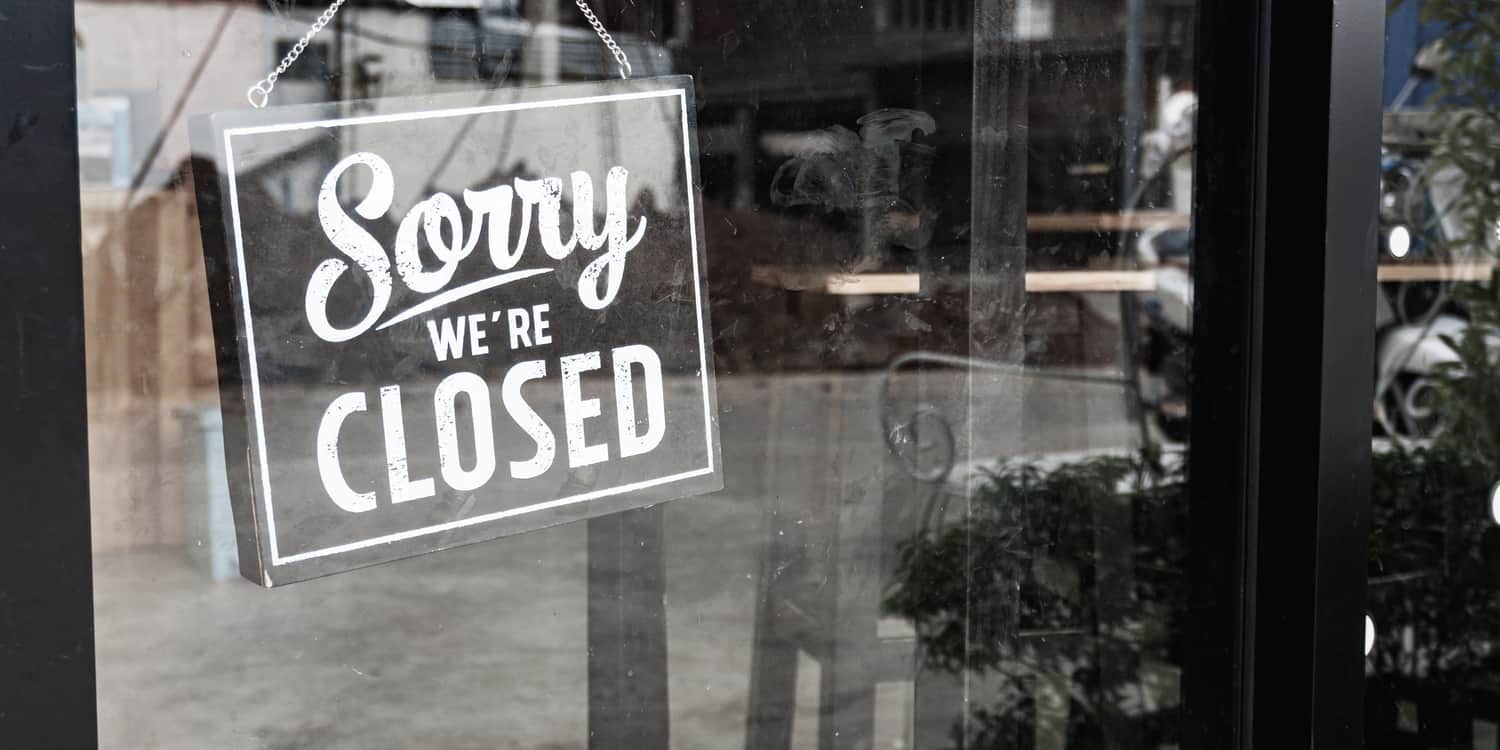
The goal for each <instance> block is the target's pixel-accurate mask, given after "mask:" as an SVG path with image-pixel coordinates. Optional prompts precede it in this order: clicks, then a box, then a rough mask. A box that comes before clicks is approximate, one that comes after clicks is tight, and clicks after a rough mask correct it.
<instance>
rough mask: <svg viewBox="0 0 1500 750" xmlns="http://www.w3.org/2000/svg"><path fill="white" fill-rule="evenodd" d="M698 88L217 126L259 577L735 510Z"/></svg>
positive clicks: (224, 303) (617, 88)
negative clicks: (716, 508) (691, 499)
mask: <svg viewBox="0 0 1500 750" xmlns="http://www.w3.org/2000/svg"><path fill="white" fill-rule="evenodd" d="M693 112H694V109H693V89H692V79H691V78H688V77H673V78H653V79H646V80H634V81H621V82H610V83H596V84H579V85H569V86H555V87H545V88H531V89H497V90H493V91H488V92H482V93H480V94H476V95H474V96H467V95H464V96H456V97H455V96H444V97H431V98H421V99H396V100H377V101H371V102H360V103H350V102H343V103H336V104H328V105H313V106H305V107H282V108H274V109H267V110H260V111H243V112H227V113H218V114H213V115H208V116H203V117H198V118H195V119H194V122H193V123H192V129H193V133H192V136H193V145H194V152H195V158H194V165H195V168H194V174H195V179H196V182H197V188H198V194H199V198H198V199H199V215H200V219H201V223H202V232H203V243H204V251H205V254H206V256H205V257H206V259H207V267H208V277H209V290H210V300H211V303H212V306H213V312H214V334H215V340H216V345H217V349H218V362H219V378H220V401H221V404H222V407H223V411H224V417H225V420H224V423H225V441H224V442H225V452H226V454H227V462H228V467H229V474H230V495H231V498H232V505H233V510H234V516H235V527H236V534H237V536H238V539H239V548H240V560H241V572H242V573H243V574H244V575H245V576H247V577H249V578H251V579H252V580H254V581H256V582H258V583H261V584H262V585H265V586H272V585H276V584H281V583H287V582H291V581H298V580H303V579H307V578H310V577H314V576H319V575H326V574H329V573H337V572H340V571H344V570H349V569H351V568H355V567H358V566H363V565H369V564H373V563H378V562H384V561H387V560H392V559H396V558H401V557H407V556H411V555H416V554H421V553H425V552H430V551H433V550H438V549H443V548H446V547H452V546H455V545H460V544H467V543H471V542H476V541H481V540H485V539H492V538H495V537H498V536H502V535H506V534H513V533H517V532H521V531H526V530H530V529H536V528H540V527H543V526H550V525H554V524H558V523H564V522H567V521H573V520H577V519H582V518H587V517H592V516H597V515H602V514H606V513H614V512H618V511H621V510H625V509H629V508H634V507H640V506H644V505H649V504H653V503H656V502H660V501H663V500H669V499H672V498H677V497H683V496H687V495H693V494H699V493H704V492H711V491H714V490H717V489H720V488H721V487H722V479H721V474H720V464H719V438H718V424H717V413H716V411H715V397H714V379H713V357H712V352H711V351H710V344H709V321H708V305H707V297H706V294H707V290H706V284H705V279H704V265H705V259H704V249H703V245H702V236H703V231H702V226H701V224H702V220H701V213H700V207H699V204H700V197H699V194H698V183H697V179H698V164H697V158H696V154H697V146H696V143H695V130H694V129H695V123H694V120H693Z"/></svg>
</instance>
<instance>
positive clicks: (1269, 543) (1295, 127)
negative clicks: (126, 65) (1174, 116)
mask: <svg viewBox="0 0 1500 750" xmlns="http://www.w3.org/2000/svg"><path fill="white" fill-rule="evenodd" d="M1272 5H1273V1H1272V0H1251V1H1248V2H1233V1H1225V2H1216V1H1215V0H1204V2H1203V7H1202V10H1201V13H1200V27H1199V35H1198V39H1199V46H1200V51H1199V54H1198V56H1197V59H1198V65H1199V69H1198V81H1199V91H1200V105H1199V123H1200V125H1199V148H1198V151H1197V157H1196V158H1197V162H1198V169H1197V172H1196V174H1197V175H1198V176H1199V177H1198V188H1197V195H1196V196H1195V211H1196V215H1197V220H1196V221H1197V226H1196V232H1197V237H1198V238H1200V241H1202V242H1203V244H1202V245H1200V247H1201V248H1202V249H1201V250H1200V252H1198V253H1197V255H1198V258H1197V260H1196V262H1195V267H1194V271H1193V275H1194V283H1195V288H1196V289H1197V294H1196V300H1195V304H1194V316H1195V333H1194V338H1195V349H1194V351H1195V353H1194V359H1193V371H1194V373H1195V381H1194V385H1193V404H1194V414H1193V427H1192V445H1193V446H1194V448H1193V450H1192V453H1191V456H1190V458H1189V461H1190V463H1189V473H1190V477H1191V478H1190V482H1191V490H1192V492H1191V497H1192V500H1191V501H1190V502H1191V507H1190V519H1191V520H1190V524H1191V535H1190V540H1189V543H1190V547H1191V549H1190V554H1191V560H1192V565H1191V568H1190V569H1191V571H1192V576H1191V581H1190V601H1191V606H1190V621H1189V636H1188V637H1189V642H1188V644H1187V645H1188V649H1187V660H1186V673H1185V684H1184V690H1183V692H1184V696H1185V699H1186V704H1185V706H1184V732H1185V738H1184V739H1185V741H1186V743H1185V744H1186V746H1188V747H1194V748H1210V747H1226V746H1234V747H1252V746H1262V747H1282V746H1306V745H1314V746H1318V747H1337V748H1343V747H1357V746H1359V744H1360V739H1361V729H1362V722H1363V699H1362V695H1363V693H1362V683H1363V664H1364V661H1363V656H1362V654H1361V646H1362V627H1363V626H1362V622H1363V614H1364V606H1365V604H1364V596H1365V569H1364V565H1365V547H1366V541H1367V524H1368V516H1369V495H1370V492H1369V476H1370V447H1369V445H1370V444H1369V430H1370V404H1371V399H1372V393H1373V365H1372V364H1371V363H1372V362H1373V346H1374V342H1373V335H1372V332H1373V300H1374V295H1375V255H1374V252H1373V249H1372V248H1373V247H1374V242H1375V231H1376V230H1375V226H1376V224H1375V212H1376V200H1377V190H1378V187H1377V186H1378V177H1377V167H1378V161H1377V158H1378V146H1379V131H1380V85H1381V80H1380V71H1381V70H1382V66H1381V60H1380V54H1381V49H1382V46H1383V44H1382V42H1383V37H1384V12H1385V8H1384V4H1383V3H1374V2H1369V3H1352V2H1339V3H1335V2H1333V1H1332V0H1315V1H1313V2H1306V1H1305V0H1302V1H1299V2H1295V3H1293V2H1291V1H1290V0H1287V1H1286V2H1283V3H1282V7H1281V9H1280V10H1281V13H1280V14H1278V15H1273V14H1272V12H1271V11H1272ZM0 13H3V16H0V18H3V20H0V40H3V41H4V44H3V49H0V90H4V91H6V92H7V97H8V98H7V99H6V100H5V101H4V103H3V104H0V117H3V118H4V120H3V122H0V125H3V126H4V127H5V129H6V136H5V140H4V142H0V206H4V207H5V213H6V217H7V218H6V219H4V220H0V475H3V476H4V477H5V480H6V489H5V491H4V493H0V508H3V510H4V513H3V515H0V519H3V521H0V746H3V747H92V746H95V745H96V743H97V736H96V735H97V719H96V713H95V712H96V695H95V675H94V632H93V625H94V623H93V604H92V599H93V597H92V591H93V583H92V559H91V549H90V530H89V492H88V422H87V412H86V395H87V394H86V389H85V378H84V362H85V360H84V349H83V325H84V324H83V284H82V261H81V254H80V252H79V246H80V235H79V193H78V187H79V186H78V163H77V160H78V150H77V147H78V144H77V126H76V91H75V80H76V79H75V59H74V55H75V48H74V37H73V8H72V4H71V3H69V2H50V1H49V2H34V1H31V0H0ZM18 217H19V218H18Z"/></svg>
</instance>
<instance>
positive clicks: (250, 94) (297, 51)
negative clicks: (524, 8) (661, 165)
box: [245, 0, 632, 109]
mask: <svg viewBox="0 0 1500 750" xmlns="http://www.w3.org/2000/svg"><path fill="white" fill-rule="evenodd" d="M346 2H348V0H333V4H332V5H329V6H328V8H327V9H326V10H324V11H323V13H322V14H321V15H319V16H318V20H316V21H313V24H312V26H310V27H308V29H307V33H306V34H303V35H302V38H301V39H299V40H297V43H296V44H294V45H292V48H291V49H290V50H288V51H287V53H286V57H283V58H281V64H280V65H277V66H276V69H275V70H273V71H271V73H270V75H267V76H266V77H265V78H262V79H260V80H259V81H256V82H255V85H253V86H251V87H250V89H249V90H248V91H246V92H245V98H246V99H249V100H250V106H252V107H254V108H256V109H262V108H264V107H265V106H266V102H267V101H269V100H270V98H271V90H272V89H274V88H276V81H278V80H280V78H281V76H282V75H283V74H284V73H286V71H287V69H288V68H290V67H292V63H294V62H297V58H299V57H301V56H302V53H303V52H305V51H307V45H308V44H311V43H312V40H313V37H315V36H317V35H318V32H320V31H322V30H323V27H324V26H327V25H328V24H329V23H330V22H331V21H333V17H334V16H335V15H337V14H338V12H339V8H341V7H343V5H344V3H346ZM573 4H574V5H577V6H578V10H579V11H580V12H582V13H583V17H584V19H585V20H587V21H588V22H589V25H590V26H592V27H594V33H595V34H598V35H599V41H601V42H604V46H605V47H607V48H609V53H610V54H611V55H613V56H614V58H615V67H617V68H619V70H620V77H621V78H627V79H628V78H630V73H631V70H632V69H631V67H630V60H629V58H627V57H625V50H622V49H620V45H618V44H616V43H615V38H614V37H612V36H610V35H609V30H608V29H606V28H604V23H603V22H602V21H600V20H599V17H598V16H596V15H594V11H593V9H592V8H590V7H589V5H588V3H587V2H585V1H584V0H573Z"/></svg>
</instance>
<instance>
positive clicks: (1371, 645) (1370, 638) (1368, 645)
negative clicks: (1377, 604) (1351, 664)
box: [1365, 615, 1375, 656]
mask: <svg viewBox="0 0 1500 750" xmlns="http://www.w3.org/2000/svg"><path fill="white" fill-rule="evenodd" d="M1374 649H1375V621H1374V620H1372V619H1370V616H1369V615H1365V656H1369V655H1370V652H1371V651H1373V650H1374Z"/></svg>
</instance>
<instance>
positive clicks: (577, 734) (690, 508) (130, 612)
mask: <svg viewBox="0 0 1500 750" xmlns="http://www.w3.org/2000/svg"><path fill="white" fill-rule="evenodd" d="M828 377H829V376H793V377H787V378H776V379H772V378H767V377H748V376H747V377H733V378H721V379H720V382H719V394H720V402H721V403H720V406H721V410H722V411H723V420H722V424H721V432H722V439H723V444H724V463H725V466H726V472H727V475H726V481H725V485H726V489H725V490H724V491H723V492H720V493H716V494H713V495H708V496H703V497H697V498H688V499H683V500H679V501H674V502H672V503H668V504H667V505H666V509H665V512H664V518H665V521H664V523H665V544H664V555H665V569H666V587H667V633H668V677H667V679H668V684H669V696H670V697H669V709H670V720H671V739H672V745H673V746H675V747H682V748H698V747H712V748H730V747H740V746H743V744H744V736H745V725H746V712H747V695H748V687H749V665H750V658H751V652H752V647H751V646H752V623H753V620H754V609H755V604H756V599H757V581H756V578H757V573H758V571H759V569H760V566H761V564H762V558H761V556H762V554H763V550H764V549H765V541H766V537H765V534H766V532H765V528H766V527H765V526H764V524H763V512H764V509H765V507H766V504H767V503H768V502H770V501H771V500H772V499H783V500H784V499H785V498H788V497H796V496H798V494H799V493H803V492H805V491H806V488H808V487H814V486H826V485H827V476H831V475H828V474H827V471H828V467H827V466H826V465H823V466H820V465H819V464H818V463H817V462H802V463H797V462H781V463H779V464H775V468H774V470H769V469H768V458H767V451H766V449H767V446H768V445H772V444H774V445H776V446H778V447H779V449H781V450H782V451H784V452H790V453H791V454H796V453H798V452H800V451H815V449H816V447H817V444H818V443H819V441H820V440H823V439H824V438H822V437H821V436H820V430H819V427H818V425H817V424H816V423H815V422H813V421H808V422H807V423H806V424H802V423H799V422H798V420H799V419H802V420H814V417H813V416H811V415H813V414H814V413H815V412H816V411H817V409H816V408H814V407H816V406H817V405H818V404H819V403H821V402H822V401H824V400H826V399H829V398H835V397H837V398H841V399H849V403H848V405H847V408H849V409H851V410H855V409H856V407H858V408H862V409H863V413H870V409H869V403H870V402H869V398H870V395H871V393H872V392H873V390H872V389H873V388H874V385H875V383H876V380H875V377H876V376H874V375H860V376H852V377H851V376H847V375H846V376H843V377H844V380H843V381H842V382H843V383H844V384H845V387H844V389H843V390H841V391H835V393H836V394H837V395H836V396H830V395H829V390H828V385H829V383H828V381H827V379H828ZM912 377H913V378H916V377H917V376H912ZM921 377H923V378H926V380H923V381H921V382H920V383H918V382H917V381H915V380H912V381H909V382H907V381H903V383H902V384H901V385H900V387H898V388H897V389H896V390H897V391H898V392H902V389H906V390H907V391H910V392H911V393H918V392H922V393H925V395H924V396H923V398H924V399H928V400H933V399H935V400H936V401H937V402H939V403H940V405H941V406H943V407H944V408H945V409H954V408H956V409H958V410H959V413H958V417H957V418H959V419H960V420H962V411H963V409H964V406H963V405H962V403H961V402H962V401H963V399H957V400H955V401H953V403H942V402H943V396H944V394H950V395H951V394H952V393H953V392H954V388H956V387H957V386H956V381H952V380H951V378H953V377H955V376H952V375H949V376H943V375H934V374H927V375H923V376H921ZM945 377H947V378H949V379H950V380H949V381H947V382H945V381H944V378H945ZM984 387H985V388H990V387H993V388H994V389H996V393H995V394H991V396H992V397H989V398H984V399H978V400H977V401H976V403H992V404H995V405H996V409H995V411H994V412H993V414H998V415H1001V416H1000V417H995V416H993V414H992V415H990V417H989V418H987V419H984V420H977V422H980V423H981V424H979V425H978V426H977V427H973V428H972V429H971V428H969V427H966V428H964V429H963V430H961V432H962V434H963V437H962V438H961V439H962V440H972V441H974V445H973V446H972V450H970V446H968V445H967V444H966V445H965V446H964V449H965V451H966V452H967V453H968V454H969V455H981V454H988V455H996V456H998V455H1012V454H1015V453H1019V452H1022V451H1039V450H1046V451H1053V450H1076V449H1080V448H1088V447H1098V446H1099V445H1107V444H1114V445H1122V444H1125V443H1126V442H1128V440H1129V435H1130V434H1131V430H1130V427H1129V424H1128V423H1127V422H1126V421H1125V420H1124V419H1123V415H1122V413H1121V411H1120V408H1119V404H1120V400H1119V396H1118V391H1117V390H1116V389H1111V388H1109V387H1104V386H1097V385H1095V386H1080V385H1061V384H1055V383H1041V384H1037V383H1036V382H1035V381H1033V384H1032V385H1030V386H1027V393H1028V394H1029V395H1028V396H1027V398H1028V399H1031V403H1033V404H1042V405H1046V408H1045V409H1040V408H1039V407H1032V408H1028V409H1026V410H1024V411H1025V412H1026V414H1025V415H1022V414H1021V411H1023V410H1021V409H1020V404H1021V403H1022V402H1023V401H1024V400H1025V399H1019V398H1016V397H1015V395H1014V394H1015V393H1017V392H1018V391H1016V384H1015V383H1014V382H1013V381H1012V382H1010V383H1005V382H1001V381H999V380H993V381H991V382H990V383H989V385H987V386H984ZM773 394H774V395H773ZM861 405H862V406H861ZM778 409H779V410H781V412H782V413H783V415H784V416H783V418H782V421H781V422H780V423H775V422H772V421H771V417H772V416H773V414H772V413H773V412H774V411H776V410H778ZM854 413H860V412H858V411H855V412H854ZM786 415H789V416H786ZM1005 415H1009V416H1005ZM871 423H872V424H873V421H872V422H871ZM768 424H780V425H781V426H780V427H779V428H770V427H768ZM1023 424H1024V425H1030V426H1031V427H1032V429H1030V431H1029V433H1028V434H1027V436H1026V438H1025V439H1022V430H1020V429H1019V426H1020V425H1023ZM768 430H773V433H774V436H775V439H774V440H768V438H767V434H768ZM867 432H868V434H867V435H865V436H864V437H862V438H858V439H857V440H858V443H859V444H858V445H856V446H854V449H855V450H856V452H858V453H861V454H863V455H882V451H883V450H884V446H883V444H882V442H881V438H880V436H879V434H878V429H870V430H868V431H867ZM859 434H863V432H861V433H859ZM849 439H851V440H854V439H856V438H849ZM836 489H837V488H835V490H836ZM104 491H108V490H107V488H102V487H101V488H96V492H104ZM584 532H585V526H584V525H583V524H572V525H568V526H562V527H557V528H553V529H548V530H544V531H538V532H532V533H528V534H522V535H519V536H513V537H509V538H505V539H501V540H497V541H492V542H486V543H481V544H476V545H472V546H468V547H463V548H459V549H454V550H450V551H446V552H442V553H437V554H432V555H427V556H424V557H419V558H414V559H409V560H405V561H400V562H396V563H390V564H386V565H380V566H376V567H372V568H367V569H363V570H357V571H354V572H351V573H346V574H343V575H337V576H333V577H330V578H325V579H320V580H314V581H309V582H305V583H299V584H295V585H291V586H288V587H285V588H278V589H274V590H269V591H268V590H263V589H260V588H258V587H256V586H254V585H252V584H250V583H247V582H244V581H241V580H231V581H225V582H215V581H213V580H212V579H211V577H210V576H209V575H208V573H207V571H206V569H205V568H204V567H203V566H202V565H199V564H195V563H193V562H191V557H190V556H189V555H188V554H187V551H186V550H181V549H161V548H156V549H138V550H133V551H127V552H115V553H109V554H105V555H100V556H98V557H97V558H96V562H95V566H96V570H95V575H96V582H95V591H96V613H97V614H96V617H97V626H98V636H97V644H98V667H99V677H98V680H99V701H100V713H99V718H100V735H101V746H102V747H106V748H162V749H163V750H172V749H176V748H182V749H184V750H187V749H192V750H200V749H202V748H215V749H216V750H229V749H232V748H257V749H267V750H271V749H280V748H406V747H430V748H445V749H453V750H463V749H466V748H475V749H478V748H486V749H488V748H574V747H584V746H585V745H586V743H587V726H586V725H587V711H588V706H587V678H586V669H587V652H586V648H587V643H586V640H587V639H586V637H585V636H586V622H585V604H586V564H587V563H586V548H585V533H584ZM881 553H882V551H881V550H872V551H871V555H872V561H874V562H872V565H879V562H878V559H879V556H880V554H881ZM817 686H818V683H817V667H816V665H815V664H814V663H813V662H811V661H810V660H806V659H804V660H803V663H802V668H801V669H799V674H798V679H797V722H796V725H795V726H796V728H795V732H794V742H793V746H794V747H813V746H815V745H816V734H815V732H816V719H817V715H818V687H817ZM911 711H912V708H911V690H910V687H909V685H906V686H903V685H900V684H895V685H884V686H882V687H881V689H880V691H879V692H878V701H877V718H876V728H875V737H876V746H877V747H882V748H903V747H909V746H910V737H911V731H912V727H911V722H912V718H911V716H912V714H911ZM957 711H958V707H957V706H955V707H954V714H955V716H956V714H957Z"/></svg>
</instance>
